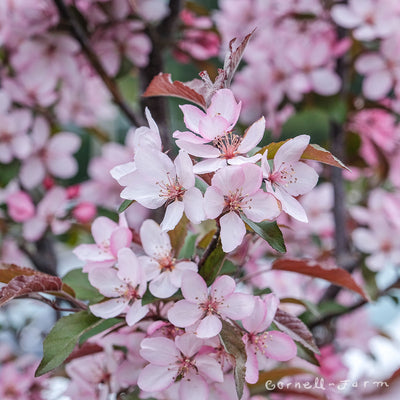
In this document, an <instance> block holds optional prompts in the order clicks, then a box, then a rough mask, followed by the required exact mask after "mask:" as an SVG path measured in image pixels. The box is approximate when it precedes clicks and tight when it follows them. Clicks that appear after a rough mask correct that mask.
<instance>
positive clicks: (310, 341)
mask: <svg viewBox="0 0 400 400" xmlns="http://www.w3.org/2000/svg"><path fill="white" fill-rule="evenodd" d="M274 322H275V324H276V326H277V327H278V328H279V329H280V330H281V331H282V332H284V333H286V334H287V335H289V336H290V337H291V338H292V339H293V340H296V341H297V342H299V343H301V344H302V345H303V346H305V347H306V348H307V349H309V350H311V351H312V352H314V353H318V354H319V349H318V347H317V345H316V344H315V342H314V338H313V335H312V333H311V332H310V331H309V329H308V328H307V326H306V325H305V324H304V322H302V321H301V320H300V319H299V318H297V317H295V316H294V315H292V314H289V313H287V312H286V311H282V310H281V309H279V308H278V310H277V312H276V314H275V318H274Z"/></svg>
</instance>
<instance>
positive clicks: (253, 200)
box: [243, 190, 281, 222]
mask: <svg viewBox="0 0 400 400" xmlns="http://www.w3.org/2000/svg"><path fill="white" fill-rule="evenodd" d="M246 205H247V206H246V207H243V212H244V213H245V214H246V217H247V218H249V219H251V220H252V221H254V222H261V221H264V220H268V221H273V220H275V219H276V218H277V217H278V216H279V214H280V213H281V210H280V207H279V204H278V202H277V200H276V198H275V197H274V196H273V195H272V194H270V193H265V192H263V191H262V190H259V191H258V192H256V193H254V194H253V195H252V196H249V198H248V199H247V204H246Z"/></svg>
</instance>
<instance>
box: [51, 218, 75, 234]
mask: <svg viewBox="0 0 400 400" xmlns="http://www.w3.org/2000/svg"><path fill="white" fill-rule="evenodd" d="M50 227H51V231H52V232H53V233H54V234H55V235H61V234H62V233H65V232H66V231H67V230H68V229H69V228H70V227H71V222H69V221H64V220H60V219H56V218H54V219H53V220H52V221H51V222H50Z"/></svg>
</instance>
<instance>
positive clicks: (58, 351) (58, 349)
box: [35, 311, 103, 376]
mask: <svg viewBox="0 0 400 400" xmlns="http://www.w3.org/2000/svg"><path fill="white" fill-rule="evenodd" d="M101 321H103V320H102V319H100V318H97V317H95V316H94V315H92V314H90V313H89V312H88V311H79V312H77V313H75V314H71V315H67V316H66V317H63V318H61V319H59V320H58V321H57V322H56V324H55V325H54V327H53V329H52V330H51V331H50V333H49V334H48V335H47V337H46V339H44V342H43V359H42V361H41V362H40V365H39V367H38V368H37V370H36V372H35V376H41V375H44V374H45V373H47V372H49V371H51V370H53V369H54V368H57V367H58V366H60V365H61V364H62V363H63V361H65V359H66V358H67V357H68V356H69V355H70V354H71V353H72V351H73V350H74V348H75V345H76V343H77V342H78V340H79V338H80V337H81V336H82V335H83V334H84V333H85V332H87V331H89V330H90V329H93V328H94V327H95V326H96V325H98V324H99V323H100V322H101Z"/></svg>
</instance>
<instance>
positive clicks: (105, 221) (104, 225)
mask: <svg viewBox="0 0 400 400" xmlns="http://www.w3.org/2000/svg"><path fill="white" fill-rule="evenodd" d="M117 228H118V225H117V223H116V222H114V221H112V220H111V219H109V218H107V217H98V218H96V219H95V220H94V221H93V224H92V235H93V238H94V241H95V242H96V243H97V244H98V245H101V244H103V243H108V241H109V240H110V237H111V234H112V233H113V231H114V230H115V229H117Z"/></svg>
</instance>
